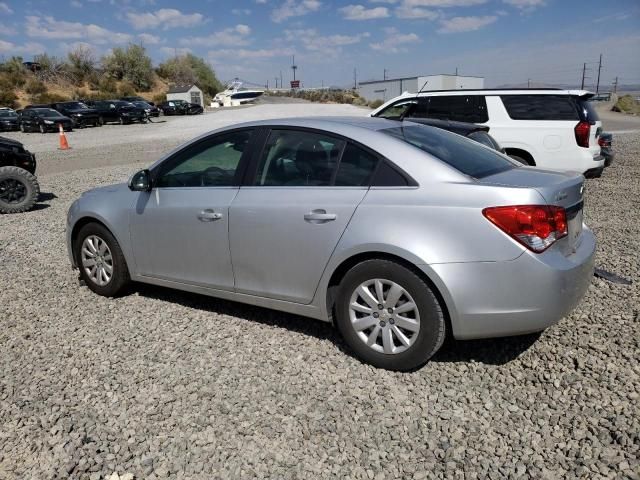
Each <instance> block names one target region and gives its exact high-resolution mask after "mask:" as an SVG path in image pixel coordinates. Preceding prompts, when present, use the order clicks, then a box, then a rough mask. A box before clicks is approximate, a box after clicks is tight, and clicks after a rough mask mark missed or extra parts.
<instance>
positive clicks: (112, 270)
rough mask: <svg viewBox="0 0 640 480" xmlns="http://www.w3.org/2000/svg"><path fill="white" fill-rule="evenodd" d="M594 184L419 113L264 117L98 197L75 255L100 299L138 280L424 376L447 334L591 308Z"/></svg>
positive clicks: (521, 327) (79, 207)
mask: <svg viewBox="0 0 640 480" xmlns="http://www.w3.org/2000/svg"><path fill="white" fill-rule="evenodd" d="M583 181H584V177H582V175H579V174H569V173H559V172H551V171H545V170H541V169H539V168H530V167H523V166H521V165H520V164H518V163H516V162H514V161H513V160H511V159H509V158H508V157H506V156H504V155H502V154H500V153H498V152H496V151H494V150H491V149H489V148H487V147H485V146H482V145H480V144H478V143H476V142H474V141H472V140H469V139H466V138H464V137H461V136H459V135H456V134H454V133H450V132H446V131H443V130H440V129H437V128H432V127H428V126H424V125H419V124H416V123H411V122H408V121H394V120H385V119H379V118H345V117H342V118H295V119H284V120H273V121H260V122H252V123H245V124H241V125H236V126H232V127H227V128H223V129H220V130H216V131H214V132H211V133H208V134H206V135H203V136H201V137H199V138H197V139H195V140H193V141H191V142H189V143H187V144H186V145H183V146H181V147H179V148H178V149H176V150H175V151H173V152H171V153H170V154H168V155H167V156H166V157H164V158H162V159H160V160H159V161H157V162H156V163H155V164H153V165H152V166H151V167H149V169H145V170H141V171H139V172H137V173H135V174H134V175H133V176H132V177H131V179H130V180H129V183H128V184H121V185H113V186H108V187H101V188H97V189H94V190H91V191H89V192H86V193H85V194H83V195H82V196H81V197H80V198H79V199H78V200H76V201H75V202H74V203H73V204H72V206H71V207H70V209H69V213H68V219H67V242H68V250H69V256H70V259H71V263H72V265H73V266H74V267H75V268H78V269H79V271H80V277H81V279H82V280H83V281H84V283H86V285H87V286H88V287H89V288H90V289H91V290H93V291H94V292H95V293H97V294H100V295H105V296H115V295H118V294H121V293H122V292H124V291H125V289H126V287H127V285H128V284H129V283H130V282H131V281H136V282H144V283H150V284H155V285H162V286H166V287H171V288H177V289H181V290H187V291H190V292H197V293H201V294H205V295H211V296H215V297H221V298H226V299H231V300H236V301H239V302H245V303H250V304H253V305H259V306H263V307H268V308H272V309H277V310H282V311H286V312H292V313H295V314H299V315H303V316H306V317H311V318H315V319H320V320H324V321H329V322H333V323H334V324H335V325H336V327H337V328H338V329H339V331H340V333H341V334H342V336H343V337H344V339H345V341H346V342H347V343H348V345H349V346H350V347H351V348H352V349H353V351H354V352H355V353H356V354H357V355H358V356H359V357H360V358H361V359H363V360H364V361H366V362H368V363H370V364H372V365H375V366H377V367H382V368H387V369H393V370H409V369H413V368H416V367H418V366H420V365H422V364H423V363H425V362H426V361H427V360H428V359H429V358H430V357H431V356H432V355H433V354H434V353H435V352H436V351H437V350H438V349H439V348H440V346H441V345H442V342H443V341H444V339H445V336H447V335H451V336H453V337H455V338H457V339H471V338H481V337H495V336H506V335H517V334H523V333H528V332H534V331H540V330H543V329H544V328H546V327H548V326H550V325H552V324H554V323H556V322H557V321H558V320H559V319H560V318H562V317H563V316H564V315H566V314H567V313H568V312H569V311H571V310H572V309H573V308H574V307H575V305H576V304H577V303H578V302H579V301H580V299H581V298H582V296H583V295H584V293H585V290H586V289H587V287H588V285H589V283H590V279H591V276H592V272H593V258H594V251H595V238H594V235H593V234H592V232H591V231H590V230H589V229H588V228H587V227H586V226H585V225H584V224H583V221H582V206H583Z"/></svg>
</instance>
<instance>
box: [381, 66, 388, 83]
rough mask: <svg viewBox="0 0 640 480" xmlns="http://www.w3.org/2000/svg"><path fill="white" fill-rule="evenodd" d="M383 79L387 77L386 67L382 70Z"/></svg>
mask: <svg viewBox="0 0 640 480" xmlns="http://www.w3.org/2000/svg"><path fill="white" fill-rule="evenodd" d="M382 79H383V80H386V79H387V69H386V68H385V69H384V70H383V71H382Z"/></svg>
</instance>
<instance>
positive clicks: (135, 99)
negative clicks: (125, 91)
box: [120, 95, 155, 105]
mask: <svg viewBox="0 0 640 480" xmlns="http://www.w3.org/2000/svg"><path fill="white" fill-rule="evenodd" d="M120 100H124V101H125V102H131V103H135V102H146V103H148V104H149V105H155V103H153V102H150V101H149V100H145V99H144V98H142V97H140V96H138V95H133V96H131V97H122V98H121V99H120Z"/></svg>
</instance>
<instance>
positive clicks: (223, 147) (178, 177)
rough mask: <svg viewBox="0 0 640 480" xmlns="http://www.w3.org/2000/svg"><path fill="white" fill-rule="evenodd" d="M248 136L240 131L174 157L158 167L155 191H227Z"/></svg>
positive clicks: (249, 135) (217, 137) (248, 134)
mask: <svg viewBox="0 0 640 480" xmlns="http://www.w3.org/2000/svg"><path fill="white" fill-rule="evenodd" d="M251 134H252V132H251V131H250V130H241V131H238V132H231V133H227V134H222V135H218V136H216V137H214V138H213V139H211V140H208V141H204V142H200V143H198V144H196V145H194V146H192V147H188V148H187V149H186V150H185V151H183V152H180V153H178V154H177V156H176V157H174V158H173V159H169V160H167V162H165V163H166V164H167V165H166V166H161V167H160V172H159V175H158V177H157V180H156V182H155V183H156V186H157V187H159V188H171V187H227V186H233V185H234V184H235V177H236V172H237V170H238V166H239V165H240V159H241V158H242V154H243V152H244V151H245V149H246V148H247V146H248V145H249V141H250V140H251Z"/></svg>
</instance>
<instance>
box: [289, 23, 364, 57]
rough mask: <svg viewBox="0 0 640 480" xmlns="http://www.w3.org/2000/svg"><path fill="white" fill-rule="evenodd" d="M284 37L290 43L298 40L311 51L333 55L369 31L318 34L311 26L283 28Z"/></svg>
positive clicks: (357, 41)
mask: <svg viewBox="0 0 640 480" xmlns="http://www.w3.org/2000/svg"><path fill="white" fill-rule="evenodd" d="M284 33H285V38H286V40H287V41H289V42H290V43H294V42H298V43H301V44H302V46H303V47H304V48H305V49H306V50H308V51H311V52H322V53H323V54H325V55H327V56H332V57H335V56H336V55H338V54H339V53H340V52H341V51H342V49H341V47H344V46H346V45H354V44H356V43H360V42H361V41H362V40H363V39H365V38H368V37H369V33H368V32H365V33H359V34H356V35H326V36H322V35H319V34H318V32H317V30H315V29H313V28H309V29H299V30H285V32H284Z"/></svg>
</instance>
